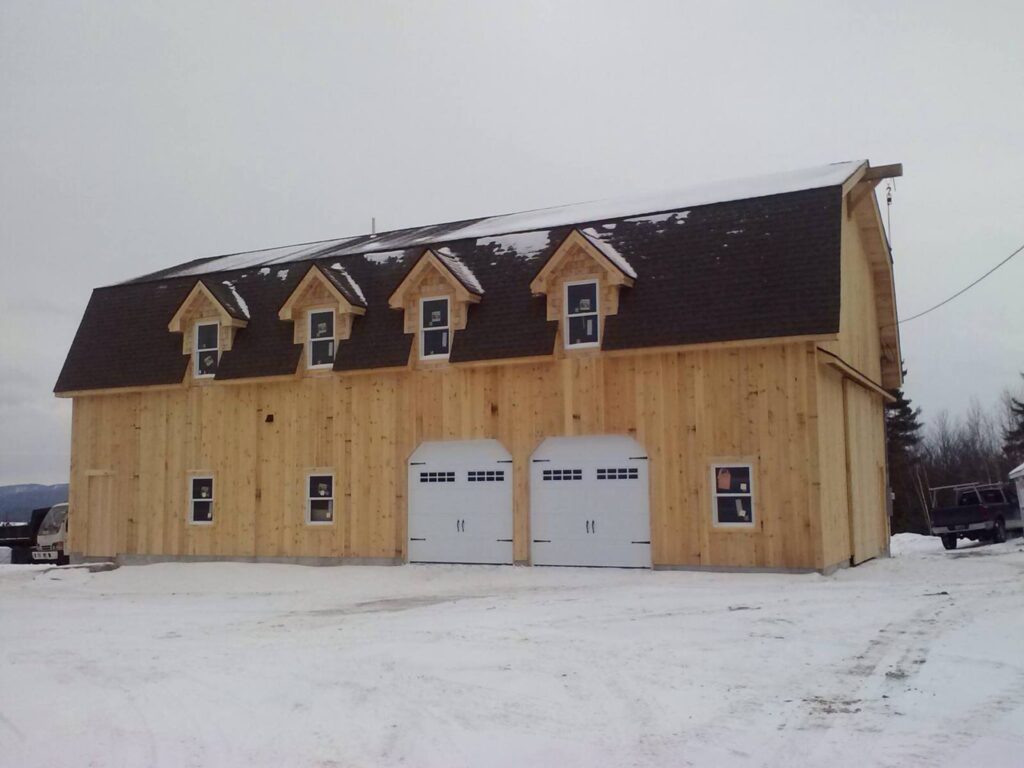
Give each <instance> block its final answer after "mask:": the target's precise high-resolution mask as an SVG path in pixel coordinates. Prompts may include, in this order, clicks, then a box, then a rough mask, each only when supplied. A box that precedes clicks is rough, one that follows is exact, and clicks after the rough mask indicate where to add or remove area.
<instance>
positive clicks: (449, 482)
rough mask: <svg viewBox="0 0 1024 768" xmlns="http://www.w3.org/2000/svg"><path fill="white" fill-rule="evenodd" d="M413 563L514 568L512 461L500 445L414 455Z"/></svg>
mask: <svg viewBox="0 0 1024 768" xmlns="http://www.w3.org/2000/svg"><path fill="white" fill-rule="evenodd" d="M409 562H413V563H508V564H511V563H512V456H511V455H510V454H509V452H508V451H506V450H505V448H504V446H502V444H501V443H499V442H498V441H497V440H452V441H445V442H430V443H422V444H420V447H419V448H417V449H416V451H415V453H413V455H412V457H411V458H410V459H409Z"/></svg>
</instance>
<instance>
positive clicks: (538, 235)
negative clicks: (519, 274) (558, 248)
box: [476, 229, 551, 261]
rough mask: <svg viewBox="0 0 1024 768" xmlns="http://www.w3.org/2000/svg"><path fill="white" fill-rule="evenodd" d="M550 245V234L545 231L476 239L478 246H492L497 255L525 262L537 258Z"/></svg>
mask: <svg viewBox="0 0 1024 768" xmlns="http://www.w3.org/2000/svg"><path fill="white" fill-rule="evenodd" d="M550 243H551V233H550V232H548V231H547V230H546V229H542V230H539V231H536V232H516V233H513V234H511V235H500V236H498V237H480V238H477V241H476V244H477V245H478V246H483V247H486V246H488V245H493V246H494V247H495V250H496V252H497V253H498V255H502V256H503V255H505V254H506V253H512V254H515V255H516V256H518V257H519V258H521V259H524V260H525V261H529V260H530V259H535V258H537V257H538V256H539V255H540V254H541V253H542V252H543V251H544V249H545V248H547V247H548V245H550Z"/></svg>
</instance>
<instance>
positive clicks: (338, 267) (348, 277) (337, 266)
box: [331, 262, 366, 306]
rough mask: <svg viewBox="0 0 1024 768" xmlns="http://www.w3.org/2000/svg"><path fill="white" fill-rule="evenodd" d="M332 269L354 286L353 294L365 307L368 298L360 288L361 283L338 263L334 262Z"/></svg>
mask: <svg viewBox="0 0 1024 768" xmlns="http://www.w3.org/2000/svg"><path fill="white" fill-rule="evenodd" d="M331 269H333V270H334V271H335V272H337V273H338V274H339V275H341V276H342V277H344V278H345V280H347V281H348V284H349V285H350V286H352V292H353V293H354V294H355V295H356V296H358V297H359V300H360V301H361V302H363V306H366V297H365V296H364V295H363V289H362V288H360V287H359V283H357V282H356V281H355V280H354V279H352V275H350V274H349V273H348V272H347V271H345V268H344V267H343V266H341V264H339V263H338V262H334V263H333V264H331Z"/></svg>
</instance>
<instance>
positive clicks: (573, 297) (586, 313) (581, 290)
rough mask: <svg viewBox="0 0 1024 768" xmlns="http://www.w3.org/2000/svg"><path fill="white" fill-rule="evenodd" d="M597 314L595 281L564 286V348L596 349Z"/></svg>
mask: <svg viewBox="0 0 1024 768" xmlns="http://www.w3.org/2000/svg"><path fill="white" fill-rule="evenodd" d="M598 318H599V314H598V308H597V281H596V280H588V281H586V282H577V283H566V284H565V346H567V347H596V346H597V344H598V324H599V322H600V321H599V319H598Z"/></svg>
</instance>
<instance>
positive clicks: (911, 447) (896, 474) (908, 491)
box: [885, 372, 928, 533]
mask: <svg viewBox="0 0 1024 768" xmlns="http://www.w3.org/2000/svg"><path fill="white" fill-rule="evenodd" d="M904 375H906V372H904ZM893 395H894V396H895V397H896V402H895V403H891V404H889V405H887V406H886V408H885V437H886V448H887V452H888V461H889V484H890V486H891V487H892V491H893V496H894V498H893V510H892V532H893V533H902V532H912V533H927V532H928V518H927V516H926V514H925V512H924V510H923V509H922V508H921V503H920V501H919V499H918V494H917V489H916V479H915V473H916V470H917V465H918V462H919V460H920V457H919V455H918V446H919V445H920V443H921V429H922V426H921V422H920V420H919V418H918V417H919V416H920V415H921V409H920V408H913V407H911V405H910V400H908V399H907V397H906V395H904V394H903V390H901V389H896V390H893Z"/></svg>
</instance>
